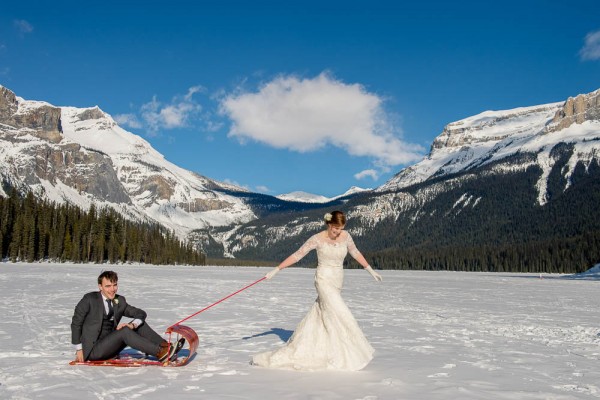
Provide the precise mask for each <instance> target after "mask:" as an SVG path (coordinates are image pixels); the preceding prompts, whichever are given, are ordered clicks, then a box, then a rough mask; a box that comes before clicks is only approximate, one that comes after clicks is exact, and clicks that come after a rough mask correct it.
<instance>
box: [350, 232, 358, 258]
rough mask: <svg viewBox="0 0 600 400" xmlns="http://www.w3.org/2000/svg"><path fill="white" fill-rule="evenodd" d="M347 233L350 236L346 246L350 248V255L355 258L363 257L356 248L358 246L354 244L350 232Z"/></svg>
mask: <svg viewBox="0 0 600 400" xmlns="http://www.w3.org/2000/svg"><path fill="white" fill-rule="evenodd" d="M346 233H347V234H348V238H347V239H346V246H347V247H348V253H350V255H351V256H352V257H353V258H356V257H358V256H359V255H361V253H360V251H359V250H358V249H357V248H356V245H355V244H354V240H352V236H350V234H349V233H348V232H346Z"/></svg>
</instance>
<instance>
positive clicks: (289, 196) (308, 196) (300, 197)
mask: <svg viewBox="0 0 600 400" xmlns="http://www.w3.org/2000/svg"><path fill="white" fill-rule="evenodd" d="M370 190H372V189H363V188H360V187H358V186H352V187H351V188H350V189H348V190H347V191H346V192H344V193H343V194H341V195H339V196H335V197H325V196H321V195H318V194H312V193H307V192H302V191H296V192H291V193H286V194H280V195H278V196H275V197H277V198H278V199H280V200H285V201H296V202H300V203H328V202H330V201H333V200H336V199H339V198H342V197H346V196H350V195H353V194H357V193H361V192H368V191H370Z"/></svg>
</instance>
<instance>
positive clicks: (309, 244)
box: [265, 235, 317, 279]
mask: <svg viewBox="0 0 600 400" xmlns="http://www.w3.org/2000/svg"><path fill="white" fill-rule="evenodd" d="M316 247H317V240H316V235H315V236H313V237H311V238H310V239H308V240H307V241H306V242H305V243H304V244H303V245H302V247H300V248H299V249H298V250H297V251H296V252H295V253H294V254H292V255H291V256H289V257H288V258H286V259H285V260H283V261H282V262H281V263H279V265H278V266H276V267H275V268H273V269H272V270H271V271H269V272H268V273H267V274H266V275H265V278H267V279H271V278H272V277H274V276H275V275H276V274H277V273H278V272H279V271H281V270H282V269H284V268H287V267H289V266H291V265H294V264H296V263H297V262H298V261H300V260H301V259H302V258H303V257H304V256H305V255H306V254H307V253H308V252H309V251H311V250H313V249H315V248H316Z"/></svg>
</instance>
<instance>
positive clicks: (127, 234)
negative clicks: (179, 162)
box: [0, 189, 206, 265]
mask: <svg viewBox="0 0 600 400" xmlns="http://www.w3.org/2000/svg"><path fill="white" fill-rule="evenodd" d="M0 256H1V258H2V259H10V260H11V261H27V262H35V261H41V260H49V261H61V262H64V261H70V262H76V263H89V262H91V263H104V262H109V263H130V262H132V263H147V264H188V265H204V264H205V262H206V258H205V255H204V254H203V253H201V252H199V251H197V250H196V249H194V247H193V246H192V245H191V244H190V243H185V242H183V241H181V240H179V239H178V238H177V236H176V235H175V233H174V232H171V231H169V230H166V229H165V228H164V227H162V226H160V225H159V224H157V223H141V222H132V221H129V220H126V219H125V218H124V217H122V216H121V215H120V214H119V213H117V212H116V211H114V210H112V209H109V208H100V209H98V208H97V207H96V206H95V205H93V204H92V205H91V207H90V209H89V210H88V211H84V210H83V209H81V208H80V207H77V206H74V205H72V204H66V203H65V204H56V203H54V202H49V201H47V200H39V199H36V197H35V196H34V195H33V193H31V192H29V193H27V195H25V196H20V195H19V193H18V192H17V191H16V190H15V189H12V190H11V191H10V194H9V196H8V197H2V196H0Z"/></svg>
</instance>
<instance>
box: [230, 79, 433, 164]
mask: <svg viewBox="0 0 600 400" xmlns="http://www.w3.org/2000/svg"><path fill="white" fill-rule="evenodd" d="M221 112H222V113H223V114H225V115H227V116H228V117H229V118H230V119H231V120H232V126H231V129H230V131H229V136H232V137H236V138H238V140H240V141H242V142H243V141H244V140H247V139H251V140H256V141H258V142H262V143H265V144H267V145H269V146H273V147H276V148H286V149H290V150H293V151H298V152H309V151H314V150H317V149H320V148H323V147H325V146H327V145H332V146H336V147H339V148H342V149H344V150H345V151H346V152H348V154H351V155H354V156H364V157H372V158H374V159H375V160H376V163H377V164H382V165H398V164H405V163H409V162H413V161H416V160H419V159H420V158H421V154H420V152H422V151H423V150H424V149H423V148H422V147H421V146H419V145H416V144H410V143H405V142H403V141H401V140H400V139H399V137H398V134H399V133H400V132H399V129H398V128H397V127H395V126H393V124H392V123H391V122H390V118H389V116H388V115H387V114H386V113H385V111H384V110H383V100H382V98H381V97H379V96H377V95H375V94H372V93H369V92H367V91H366V89H365V88H364V87H363V86H362V85H360V84H346V83H344V82H341V81H338V80H336V79H334V78H333V77H331V76H330V75H329V74H327V73H322V74H320V75H319V76H317V77H315V78H313V79H299V78H297V77H293V76H288V77H285V76H282V77H278V78H276V79H274V80H272V81H271V82H269V83H267V84H265V85H264V86H262V87H261V88H260V90H259V91H258V92H256V93H240V94H232V95H229V96H227V97H225V98H224V99H223V100H222V101H221Z"/></svg>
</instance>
